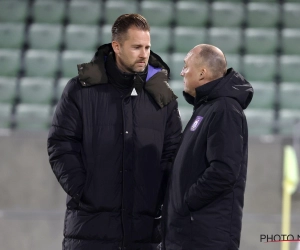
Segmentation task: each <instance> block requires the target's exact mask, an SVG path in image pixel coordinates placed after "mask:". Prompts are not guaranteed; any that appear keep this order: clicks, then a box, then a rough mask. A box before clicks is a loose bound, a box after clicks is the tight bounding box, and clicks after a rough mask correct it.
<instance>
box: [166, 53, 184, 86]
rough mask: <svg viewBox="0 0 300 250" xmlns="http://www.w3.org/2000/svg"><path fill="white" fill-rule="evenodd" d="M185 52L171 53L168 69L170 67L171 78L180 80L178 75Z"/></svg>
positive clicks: (180, 77) (182, 64)
mask: <svg viewBox="0 0 300 250" xmlns="http://www.w3.org/2000/svg"><path fill="white" fill-rule="evenodd" d="M186 54H187V53H173V54H172V55H171V56H170V65H169V67H170V69H171V80H181V79H182V76H181V75H180V73H181V71H182V68H183V66H184V62H183V61H184V58H185V57H186Z"/></svg>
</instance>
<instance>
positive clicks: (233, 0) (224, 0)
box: [195, 0, 243, 3]
mask: <svg viewBox="0 0 300 250" xmlns="http://www.w3.org/2000/svg"><path fill="white" fill-rule="evenodd" d="M195 1H197V0H195ZM202 1H203V0H202ZM218 2H225V3H226V2H227V3H241V2H243V1H241V0H218Z"/></svg>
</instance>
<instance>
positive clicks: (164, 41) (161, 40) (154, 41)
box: [150, 27, 171, 53]
mask: <svg viewBox="0 0 300 250" xmlns="http://www.w3.org/2000/svg"><path fill="white" fill-rule="evenodd" d="M150 34H151V50H153V51H154V52H155V53H161V52H162V53H167V52H168V51H169V49H170V43H171V29H170V28H168V27H151V29H150Z"/></svg>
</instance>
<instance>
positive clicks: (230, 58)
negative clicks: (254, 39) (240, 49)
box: [225, 54, 241, 72]
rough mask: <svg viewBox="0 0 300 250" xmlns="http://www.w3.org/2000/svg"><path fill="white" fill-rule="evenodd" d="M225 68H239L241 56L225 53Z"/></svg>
mask: <svg viewBox="0 0 300 250" xmlns="http://www.w3.org/2000/svg"><path fill="white" fill-rule="evenodd" d="M225 56H226V61H227V68H228V69H229V68H233V69H234V70H235V71H238V72H240V70H241V56H240V55H239V54H226V55H225Z"/></svg>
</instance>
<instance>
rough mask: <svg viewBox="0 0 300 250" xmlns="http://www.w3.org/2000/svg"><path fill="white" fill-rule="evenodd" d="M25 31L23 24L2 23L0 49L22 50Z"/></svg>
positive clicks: (0, 27)
mask: <svg viewBox="0 0 300 250" xmlns="http://www.w3.org/2000/svg"><path fill="white" fill-rule="evenodd" d="M24 30H25V25H24V24H23V23H0V37H1V39H0V48H7V49H21V48H22V45H23V42H24Z"/></svg>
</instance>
